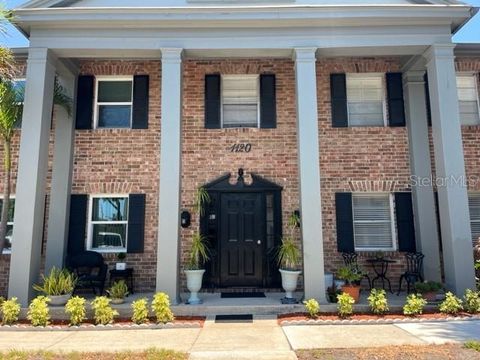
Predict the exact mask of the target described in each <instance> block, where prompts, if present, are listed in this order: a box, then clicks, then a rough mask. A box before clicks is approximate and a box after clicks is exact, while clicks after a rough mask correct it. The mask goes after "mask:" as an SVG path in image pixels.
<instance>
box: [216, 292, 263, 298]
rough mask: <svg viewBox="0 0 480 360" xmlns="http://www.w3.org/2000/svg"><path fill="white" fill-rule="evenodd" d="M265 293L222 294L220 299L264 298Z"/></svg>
mask: <svg viewBox="0 0 480 360" xmlns="http://www.w3.org/2000/svg"><path fill="white" fill-rule="evenodd" d="M264 297H265V293H264V292H260V291H256V292H238V293H236V292H231V293H230V292H228V293H226V292H222V294H221V298H222V299H241V298H264Z"/></svg>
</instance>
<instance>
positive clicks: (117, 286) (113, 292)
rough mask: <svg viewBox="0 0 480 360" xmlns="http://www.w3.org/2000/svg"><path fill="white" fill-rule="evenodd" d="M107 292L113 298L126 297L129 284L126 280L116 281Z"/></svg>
mask: <svg viewBox="0 0 480 360" xmlns="http://www.w3.org/2000/svg"><path fill="white" fill-rule="evenodd" d="M107 293H108V295H109V296H110V298H112V299H124V298H125V297H126V296H127V295H128V286H127V284H126V283H125V281H124V280H120V281H115V282H114V283H113V285H112V286H111V287H110V289H108V290H107Z"/></svg>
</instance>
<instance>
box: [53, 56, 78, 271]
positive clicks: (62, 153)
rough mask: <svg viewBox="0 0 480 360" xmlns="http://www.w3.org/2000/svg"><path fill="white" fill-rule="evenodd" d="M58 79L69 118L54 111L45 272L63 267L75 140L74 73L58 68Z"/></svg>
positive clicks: (64, 67)
mask: <svg viewBox="0 0 480 360" xmlns="http://www.w3.org/2000/svg"><path fill="white" fill-rule="evenodd" d="M59 65H60V66H58V69H57V73H58V79H59V82H60V84H61V85H62V87H63V88H64V89H65V92H66V93H67V95H69V96H70V97H71V98H72V100H73V103H72V111H71V113H70V114H68V112H67V111H66V110H65V109H64V108H62V107H60V106H56V107H55V144H54V150H53V169H52V184H51V191H50V207H49V212H48V234H47V249H46V256H45V272H46V273H48V272H49V271H50V270H51V269H52V267H54V266H55V267H57V268H62V267H63V264H64V258H65V251H66V243H67V237H68V222H69V215H70V191H71V187H72V164H73V144H74V137H75V120H74V114H75V99H76V96H75V95H76V80H77V77H76V69H75V68H73V67H70V68H69V66H68V65H69V64H68V63H67V65H66V66H65V65H64V64H59Z"/></svg>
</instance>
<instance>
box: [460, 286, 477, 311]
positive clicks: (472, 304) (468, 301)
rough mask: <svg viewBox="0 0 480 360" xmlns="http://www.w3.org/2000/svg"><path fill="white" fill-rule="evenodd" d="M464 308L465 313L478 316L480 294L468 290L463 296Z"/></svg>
mask: <svg viewBox="0 0 480 360" xmlns="http://www.w3.org/2000/svg"><path fill="white" fill-rule="evenodd" d="M463 304H464V305H463V307H464V308H465V311H466V312H468V313H470V314H476V313H479V312H480V292H478V291H475V290H472V289H467V290H466V291H465V295H464V296H463Z"/></svg>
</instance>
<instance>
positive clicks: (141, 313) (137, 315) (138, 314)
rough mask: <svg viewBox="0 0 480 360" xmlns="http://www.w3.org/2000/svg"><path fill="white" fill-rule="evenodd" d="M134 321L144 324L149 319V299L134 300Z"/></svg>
mask: <svg viewBox="0 0 480 360" xmlns="http://www.w3.org/2000/svg"><path fill="white" fill-rule="evenodd" d="M132 311H133V314H132V321H133V322H134V323H135V324H143V323H146V322H147V321H148V300H147V299H146V298H143V299H138V300H135V301H134V302H132Z"/></svg>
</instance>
